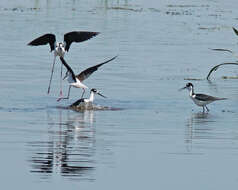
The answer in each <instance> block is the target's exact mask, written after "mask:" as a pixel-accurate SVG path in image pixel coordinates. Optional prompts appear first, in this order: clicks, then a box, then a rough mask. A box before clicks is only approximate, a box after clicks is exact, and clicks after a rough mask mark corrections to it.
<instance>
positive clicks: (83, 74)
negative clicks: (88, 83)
mask: <svg viewBox="0 0 238 190" xmlns="http://www.w3.org/2000/svg"><path fill="white" fill-rule="evenodd" d="M116 57H117V56H115V57H113V58H112V59H109V60H107V61H105V62H103V63H100V64H98V65H95V66H93V67H89V68H88V69H86V70H84V71H82V72H81V73H79V74H78V75H77V76H76V77H77V78H78V79H79V80H80V81H81V82H82V81H83V80H85V79H87V78H88V77H89V76H90V75H91V74H92V73H93V72H95V71H96V70H98V68H99V67H100V66H102V65H104V64H106V63H108V62H110V61H112V60H114V59H116Z"/></svg>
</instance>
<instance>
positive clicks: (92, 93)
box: [89, 92, 94, 102]
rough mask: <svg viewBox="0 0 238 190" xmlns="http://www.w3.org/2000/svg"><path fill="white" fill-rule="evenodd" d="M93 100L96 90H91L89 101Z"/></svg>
mask: <svg viewBox="0 0 238 190" xmlns="http://www.w3.org/2000/svg"><path fill="white" fill-rule="evenodd" d="M93 100H94V92H91V93H90V96H89V102H93Z"/></svg>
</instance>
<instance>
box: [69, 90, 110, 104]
mask: <svg viewBox="0 0 238 190" xmlns="http://www.w3.org/2000/svg"><path fill="white" fill-rule="evenodd" d="M95 94H98V95H100V96H102V97H103V98H106V96H104V95H102V94H101V93H100V92H99V91H98V90H97V89H95V88H92V89H91V90H90V96H89V98H88V99H87V98H81V99H79V100H77V101H76V102H74V103H73V104H72V105H71V107H72V106H79V105H88V104H92V103H93V101H94V97H95Z"/></svg>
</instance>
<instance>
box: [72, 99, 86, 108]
mask: <svg viewBox="0 0 238 190" xmlns="http://www.w3.org/2000/svg"><path fill="white" fill-rule="evenodd" d="M82 102H84V98H81V99H79V100H77V101H76V102H74V103H73V104H71V105H70V106H69V107H75V106H78V105H80V104H81V103H82Z"/></svg>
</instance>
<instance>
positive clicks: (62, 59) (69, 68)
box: [60, 57, 76, 82]
mask: <svg viewBox="0 0 238 190" xmlns="http://www.w3.org/2000/svg"><path fill="white" fill-rule="evenodd" d="M60 60H61V62H62V63H63V65H64V66H65V67H66V69H67V70H68V72H70V74H71V77H72V79H73V80H74V81H75V82H76V77H75V74H74V71H73V70H72V69H71V67H70V66H69V65H68V64H67V63H66V61H65V60H64V58H63V57H60Z"/></svg>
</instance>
